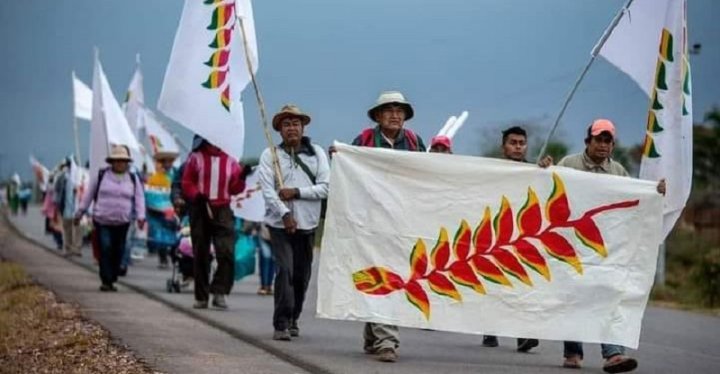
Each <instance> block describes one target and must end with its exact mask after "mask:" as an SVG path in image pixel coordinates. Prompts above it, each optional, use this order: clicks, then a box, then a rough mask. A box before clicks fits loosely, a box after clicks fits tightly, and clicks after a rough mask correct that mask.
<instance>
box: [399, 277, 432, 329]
mask: <svg viewBox="0 0 720 374" xmlns="http://www.w3.org/2000/svg"><path fill="white" fill-rule="evenodd" d="M405 297H407V299H408V301H409V302H410V303H411V304H412V305H415V307H416V308H418V309H419V310H420V312H421V313H422V314H423V315H424V316H425V319H427V320H429V319H430V300H429V299H428V296H427V293H426V292H425V290H423V288H422V286H420V283H418V282H417V281H415V280H411V281H410V282H408V283H407V284H406V285H405Z"/></svg>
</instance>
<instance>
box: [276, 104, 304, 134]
mask: <svg viewBox="0 0 720 374" xmlns="http://www.w3.org/2000/svg"><path fill="white" fill-rule="evenodd" d="M288 117H297V118H300V122H302V125H303V126H307V125H308V124H309V123H310V120H311V118H310V116H309V115H307V114H306V113H303V111H302V110H300V108H299V107H298V106H297V105H294V104H286V105H284V106H283V107H282V108H280V111H279V112H277V113H276V114H275V115H274V116H273V120H272V125H273V129H275V131H280V122H282V120H283V119H285V118H288Z"/></svg>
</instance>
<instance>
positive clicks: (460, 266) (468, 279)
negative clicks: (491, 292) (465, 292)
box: [450, 261, 485, 295]
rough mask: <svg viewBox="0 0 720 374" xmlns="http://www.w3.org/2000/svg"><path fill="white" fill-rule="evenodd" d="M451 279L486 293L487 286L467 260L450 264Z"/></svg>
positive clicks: (478, 291)
mask: <svg viewBox="0 0 720 374" xmlns="http://www.w3.org/2000/svg"><path fill="white" fill-rule="evenodd" d="M450 279H452V281H453V282H455V283H457V284H459V285H461V286H465V287H469V288H472V289H473V290H475V292H477V293H480V294H483V295H484V294H485V287H483V285H482V283H481V282H480V280H479V279H478V278H477V276H476V275H475V272H473V269H472V267H470V264H468V263H467V262H465V261H455V263H453V264H452V265H450Z"/></svg>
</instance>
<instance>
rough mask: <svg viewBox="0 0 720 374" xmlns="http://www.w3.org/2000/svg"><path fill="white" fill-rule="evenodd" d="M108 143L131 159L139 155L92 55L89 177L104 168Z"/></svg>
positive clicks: (124, 119) (102, 72)
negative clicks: (125, 148)
mask: <svg viewBox="0 0 720 374" xmlns="http://www.w3.org/2000/svg"><path fill="white" fill-rule="evenodd" d="M111 144H120V145H126V146H128V148H130V152H131V153H132V155H133V159H135V158H136V157H135V155H137V154H139V152H140V144H139V143H138V141H137V139H136V138H135V135H134V134H133V133H132V131H131V130H130V126H129V125H128V122H127V119H126V118H125V114H124V113H123V111H122V109H121V108H120V105H119V104H118V102H117V100H116V99H115V95H113V93H112V90H111V89H110V84H109V83H108V81H107V77H105V72H104V71H103V68H102V65H101V64H100V60H99V58H98V57H97V56H95V68H94V71H93V106H92V120H91V123H90V173H91V175H96V174H97V172H98V170H99V169H100V168H102V167H103V166H104V165H105V158H106V157H107V156H108V153H109V150H110V145H111Z"/></svg>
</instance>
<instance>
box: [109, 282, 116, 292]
mask: <svg viewBox="0 0 720 374" xmlns="http://www.w3.org/2000/svg"><path fill="white" fill-rule="evenodd" d="M110 292H117V288H116V287H115V286H114V285H112V284H111V285H110Z"/></svg>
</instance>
